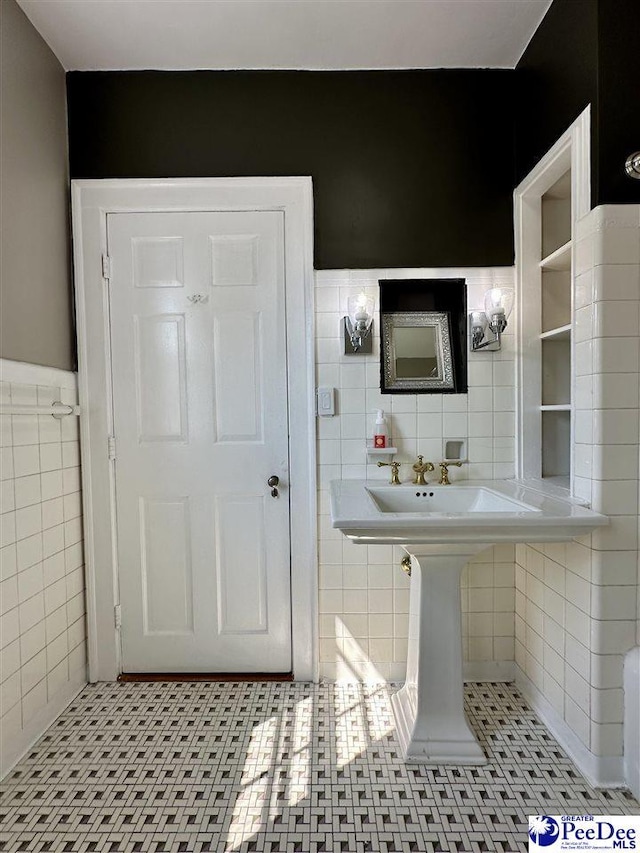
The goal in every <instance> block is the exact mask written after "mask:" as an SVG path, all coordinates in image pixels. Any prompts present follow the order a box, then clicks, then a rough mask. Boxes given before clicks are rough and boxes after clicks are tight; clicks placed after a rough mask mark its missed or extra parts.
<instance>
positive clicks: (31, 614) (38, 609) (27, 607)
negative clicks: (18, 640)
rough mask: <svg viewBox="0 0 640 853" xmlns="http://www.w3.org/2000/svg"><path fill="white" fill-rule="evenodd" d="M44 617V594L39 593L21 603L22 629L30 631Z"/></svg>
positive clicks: (22, 630)
mask: <svg viewBox="0 0 640 853" xmlns="http://www.w3.org/2000/svg"><path fill="white" fill-rule="evenodd" d="M43 619H44V596H43V593H41V592H40V593H38V594H37V595H34V596H33V597H32V598H28V599H27V600H26V601H25V602H24V603H22V604H21V605H20V631H21V632H24V631H28V630H29V628H32V627H33V626H34V625H35V624H36V623H38V622H41V621H42V620H43Z"/></svg>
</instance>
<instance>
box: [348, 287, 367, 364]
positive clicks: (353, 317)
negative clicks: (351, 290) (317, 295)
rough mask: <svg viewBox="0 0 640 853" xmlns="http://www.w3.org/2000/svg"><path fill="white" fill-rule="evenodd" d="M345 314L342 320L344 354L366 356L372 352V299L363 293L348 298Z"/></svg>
mask: <svg viewBox="0 0 640 853" xmlns="http://www.w3.org/2000/svg"><path fill="white" fill-rule="evenodd" d="M347 312H348V316H347V317H344V318H343V326H344V354H345V355H355V354H356V353H357V354H358V355H368V354H369V353H371V352H373V334H372V325H373V297H372V296H367V294H366V293H364V292H362V293H359V294H358V295H357V296H350V297H349V300H348V302H347Z"/></svg>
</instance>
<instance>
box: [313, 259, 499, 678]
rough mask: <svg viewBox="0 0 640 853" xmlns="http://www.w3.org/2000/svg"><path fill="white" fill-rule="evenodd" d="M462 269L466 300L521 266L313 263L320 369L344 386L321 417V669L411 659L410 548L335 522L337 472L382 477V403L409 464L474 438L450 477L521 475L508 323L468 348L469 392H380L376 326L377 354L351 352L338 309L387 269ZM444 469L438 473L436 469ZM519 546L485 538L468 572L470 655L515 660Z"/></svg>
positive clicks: (390, 671) (381, 666)
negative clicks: (405, 560)
mask: <svg viewBox="0 0 640 853" xmlns="http://www.w3.org/2000/svg"><path fill="white" fill-rule="evenodd" d="M387 278H389V279H400V278H465V279H466V282H467V301H468V307H469V309H472V308H478V307H481V306H482V304H483V299H484V293H485V291H486V290H487V289H489V288H490V287H495V286H497V285H498V284H503V285H505V284H506V285H509V286H513V269H512V268H496V269H426V270H425V269H417V270H413V269H411V270H409V269H407V270H397V269H393V270H325V271H322V272H318V273H316V379H317V384H318V385H328V386H332V387H335V388H336V389H337V414H336V416H335V417H333V418H319V419H318V487H319V501H318V505H319V519H318V521H319V525H318V526H319V541H318V551H319V567H320V568H319V572H320V577H319V586H320V620H319V621H320V671H321V675H322V677H324V678H330V679H333V678H337V679H340V680H359V679H362V678H376V679H391V680H401V679H403V678H404V675H405V669H406V652H407V629H408V613H409V588H408V587H409V584H408V578H407V577H406V575H405V574H404V573H403V572H402V571H401V569H400V567H399V563H400V559H401V557H402V556H403V552H402V551H401V549H399V548H393V547H391V546H381V545H369V546H364V545H355V544H353V543H351V542H349V541H348V540H346V539H345V538H344V537H343V536H342V534H341V533H340V531H338V530H333V529H332V528H331V526H330V519H329V507H328V487H329V483H330V481H331V480H332V479H336V478H364V477H367V478H371V479H373V478H375V479H384V478H385V477H387V476H388V474H387V473H386V472H385V471H384V470H381V469H379V468H378V467H377V466H376V465H375V463H373V464H372V463H371V462H370V461H369V460H368V459H367V456H366V452H365V442H366V440H367V438H370V437H371V435H372V430H373V423H374V419H375V411H376V409H378V408H382V409H384V410H385V412H386V414H387V419H388V425H389V429H390V433H391V439H392V441H393V444H394V445H395V446H396V447H397V448H398V456H397V457H396V458H397V459H398V460H402V461H403V462H404V463H405V464H404V465H403V467H402V468H401V471H400V475H401V478H402V479H403V480H406V479H408V478H409V476H410V474H411V467H410V466H411V464H413V462H414V461H415V458H416V455H417V454H418V453H420V454H422V455H424V457H425V458H426V459H429V460H431V461H433V462H434V464H436V465H437V463H438V462H440V460H441V459H442V458H444V457H443V442H444V439H445V438H464V439H466V440H467V448H468V458H469V463H468V464H467V465H465V466H464V467H463V468H462V469H452V471H451V478H452V480H454V479H464V478H473V479H478V478H483V477H512V476H513V475H514V459H515V423H514V410H515V396H514V393H515V392H514V371H515V362H514V357H515V356H514V345H513V340H514V339H513V335H512V333H511V331H510V330H509V329H507V333H506V334H505V335H504V337H503V349H502V351H501V352H499V353H491V354H490V353H473V354H470V355H469V363H468V368H469V393H468V394H456V395H451V394H423V395H405V394H402V395H400V394H397V395H382V394H381V393H380V367H379V347H380V339H379V329H378V327H377V323H376V324H375V326H374V347H373V350H374V351H373V353H372V355H369V356H357V355H354V356H345V355H344V354H343V349H344V347H343V339H342V327H341V318H342V317H343V316H344V315H345V314H346V308H347V299H348V297H349V296H350V295H351V294H354V293H356V294H357V293H360V292H361V291H362V290H364V291H365V292H367V293H370V294H371V295H372V296H374V298H375V299H376V312H377V300H378V295H379V290H378V281H379V280H380V279H387ZM433 476H435V475H433ZM513 572H514V549H513V547H512V546H508V545H507V546H503V545H501V546H498V547H496V548H491V549H487V550H486V551H485V552H483V553H481V554H480V555H478V557H477V558H476V559H475V560H474V561H473V563H471V564H469V566H468V567H467V568H466V569H465V572H464V574H463V583H462V586H463V590H462V605H463V630H464V652H465V658H466V660H468V661H477V662H488V661H491V662H493V661H500V662H509V661H513V656H514V579H513Z"/></svg>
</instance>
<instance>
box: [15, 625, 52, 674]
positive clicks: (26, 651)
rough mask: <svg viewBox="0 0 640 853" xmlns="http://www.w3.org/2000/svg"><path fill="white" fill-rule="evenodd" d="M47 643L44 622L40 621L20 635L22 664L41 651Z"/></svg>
mask: <svg viewBox="0 0 640 853" xmlns="http://www.w3.org/2000/svg"><path fill="white" fill-rule="evenodd" d="M45 645H46V632H45V625H44V622H38V623H37V624H36V625H34V626H33V628H30V629H29V630H28V631H23V632H22V634H21V635H20V661H21V663H22V665H23V666H24V664H25V663H26V662H27V661H29V660H31V658H32V657H34V656H35V655H37V654H38V652H41V651H42V650H43V649H44V647H45Z"/></svg>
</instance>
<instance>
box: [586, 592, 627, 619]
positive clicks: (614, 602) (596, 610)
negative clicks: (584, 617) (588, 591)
mask: <svg viewBox="0 0 640 853" xmlns="http://www.w3.org/2000/svg"><path fill="white" fill-rule="evenodd" d="M592 589H593V597H592V602H591V615H592V616H593V618H594V619H612V620H614V619H615V620H626V619H633V618H634V617H635V616H636V609H637V605H636V600H635V595H633V594H632V593H633V587H631V588H630V587H628V586H594V587H592ZM630 593H631V594H630Z"/></svg>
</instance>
